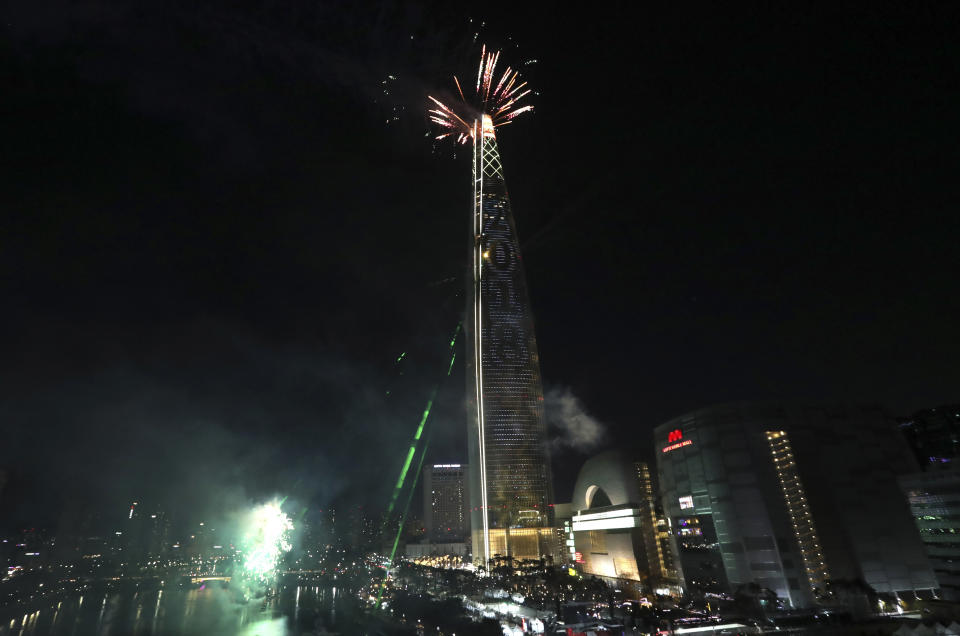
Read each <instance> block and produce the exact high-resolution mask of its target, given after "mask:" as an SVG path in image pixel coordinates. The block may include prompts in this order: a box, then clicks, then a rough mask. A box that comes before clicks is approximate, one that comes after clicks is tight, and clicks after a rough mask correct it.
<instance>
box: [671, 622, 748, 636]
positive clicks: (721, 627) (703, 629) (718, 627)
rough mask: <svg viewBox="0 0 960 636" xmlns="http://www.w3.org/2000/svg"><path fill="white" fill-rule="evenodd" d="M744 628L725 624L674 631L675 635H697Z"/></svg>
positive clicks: (739, 624) (741, 625)
mask: <svg viewBox="0 0 960 636" xmlns="http://www.w3.org/2000/svg"><path fill="white" fill-rule="evenodd" d="M741 627H744V625H743V623H724V624H722V625H702V626H700V627H678V628H676V629H675V630H673V633H674V634H695V633H697V632H718V631H724V630H728V629H729V630H735V629H736V630H739V628H741Z"/></svg>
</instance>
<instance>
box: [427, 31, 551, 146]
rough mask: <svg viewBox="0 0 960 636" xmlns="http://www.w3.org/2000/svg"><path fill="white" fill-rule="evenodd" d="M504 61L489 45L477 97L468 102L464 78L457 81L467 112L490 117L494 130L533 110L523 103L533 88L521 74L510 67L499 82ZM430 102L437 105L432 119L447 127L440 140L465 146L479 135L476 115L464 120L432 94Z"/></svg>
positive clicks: (482, 57)
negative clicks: (499, 67) (498, 70)
mask: <svg viewBox="0 0 960 636" xmlns="http://www.w3.org/2000/svg"><path fill="white" fill-rule="evenodd" d="M499 61H500V51H497V52H496V53H493V52H492V51H489V52H488V51H487V47H486V45H484V46H483V50H482V51H481V53H480V68H479V69H478V70H477V81H476V87H475V90H474V93H475V94H474V95H472V96H471V99H467V97H466V95H465V94H464V92H463V87H462V86H461V84H460V79H459V78H458V77H457V76H456V75H454V76H453V81H454V83H455V84H456V86H457V94H458V95H460V100H461V105H462V107H463V111H464V113H480V114H481V115H488V116H489V117H490V120H491V122H492V124H493V127H494V128H497V127H499V126H505V125H507V124H509V123H510V122H511V121H513V118H514V117H516V116H517V115H521V114H523V113H526V112H530V111H532V110H533V106H530V105H526V106H522V105H521V104H520V100H522V99H523V98H524V97H525V96H527V95H528V94H529V93H530V91H531V89H529V88H526V86H527V83H526V82H521V81H520V71H517V70H514V69H513V68H511V67H507V70H505V71H504V72H503V75H501V76H500V79H499V80H497V76H496V68H497V62H499ZM427 97H428V98H430V101H432V102H433V104H434V105H435V106H436V108H431V109H430V110H429V111H428V112H429V113H430V120H431V121H432V122H433V123H435V124H437V125H438V126H440V127H441V128H443V129H444V130H443V131H442V132H441V134H439V135H437V137H436V138H437V139H445V138H447V137H454V136H456V141H457V143H460V144H465V143H467V141H468V140H470V139H472V138H473V136H474V135H475V134H476V133H475V132H474V131H475V127H476V125H475V122H474V123H467V122H468V121H471V120H476V116H474V115H466V114H465V116H464V117H461V116H460V115H458V114H457V113H456V112H455V111H454V109H453V108H450V107H449V106H447V105H446V104H444V103H443V102H441V101H440V100H439V99H437V98H436V97H433V96H432V95H427Z"/></svg>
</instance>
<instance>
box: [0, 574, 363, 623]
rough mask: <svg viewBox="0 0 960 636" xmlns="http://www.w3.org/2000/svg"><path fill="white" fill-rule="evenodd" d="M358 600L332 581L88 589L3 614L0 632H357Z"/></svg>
mask: <svg viewBox="0 0 960 636" xmlns="http://www.w3.org/2000/svg"><path fill="white" fill-rule="evenodd" d="M359 612H360V610H359V609H358V605H357V603H356V602H355V601H354V599H353V598H352V597H351V596H349V595H344V594H343V593H342V591H339V592H338V590H337V588H335V587H323V586H316V587H315V586H303V585H301V586H286V587H283V588H282V589H281V591H280V594H279V595H278V596H277V597H275V598H273V599H269V600H263V599H260V600H254V601H250V602H247V603H242V602H238V601H237V599H236V594H235V593H233V592H231V590H230V589H229V588H226V587H223V586H221V585H219V584H208V585H204V586H203V587H202V588H196V589H173V590H151V591H136V590H130V591H104V592H100V593H96V594H94V593H87V594H84V595H83V596H80V597H77V598H73V599H69V600H65V601H63V602H61V603H59V604H55V605H54V606H52V607H49V608H45V609H41V610H39V611H35V612H33V613H31V614H25V615H23V616H17V617H15V618H13V619H12V620H9V619H7V620H4V622H3V623H2V624H0V636H45V635H47V634H50V635H55V636H88V635H97V636H101V635H102V636H107V635H110V636H128V635H129V636H154V635H160V634H163V635H167V634H171V635H172V634H178V635H179V634H184V635H192V634H198V635H199V634H203V635H205V636H220V635H224V636H225V635H227V634H230V635H242V636H302V635H304V634H323V633H325V632H326V631H327V630H329V631H332V632H340V633H345V634H350V633H355V628H356V622H357V620H358V618H359Z"/></svg>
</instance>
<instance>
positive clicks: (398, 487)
mask: <svg viewBox="0 0 960 636" xmlns="http://www.w3.org/2000/svg"><path fill="white" fill-rule="evenodd" d="M462 326H463V323H462V322H458V323H457V328H456V329H454V331H453V337H452V338H451V339H450V364H448V365H447V375H446V376H445V377H449V376H450V373H451V371H453V363H454V361H455V360H456V359H457V352H456V349H455V347H456V344H457V337H458V336H459V335H460V328H461V327H462ZM404 355H406V354H405V353H404V354H402V355H401V356H400V358H402V357H403V356H404ZM399 361H400V359H399V358H398V359H397V362H399ZM441 382H442V380H441ZM439 390H440V382H438V383H437V384H436V385H435V386H434V387H433V390H432V391H431V392H430V398H429V399H428V400H427V406H426V408H425V409H424V410H423V415H422V416H421V417H420V423H419V425H418V426H417V431H416V433H414V435H413V440H412V441H411V443H410V448H409V449H408V450H407V457H406V459H405V460H404V462H403V467H402V468H401V469H400V476H399V477H397V483H396V484H395V485H394V487H393V494H392V495H391V496H390V503H389V505H388V506H387V513H386V514H385V515H384V517H383V526H382V527H381V533H382V532H383V531H384V530H386V527H387V525H388V524H389V523H390V516H391V515H392V514H393V509H394V507H396V504H397V500H398V499H399V497H400V493H401V492H402V491H403V485H404V483H405V482H406V479H407V473H408V471H409V470H410V464H411V463H412V462H413V458H414V457H415V456H416V453H417V446H418V445H419V443H420V438H421V436H422V435H423V431H424V428H425V427H426V424H427V420H428V419H429V418H430V410H431V409H432V408H433V402H434V400H436V398H437V392H438V391H439ZM429 445H430V433H429V429H428V432H427V437H426V439H424V440H423V448H422V449H421V451H420V461H419V462H418V463H417V470H416V473H415V474H414V477H413V482H412V483H411V485H410V490H409V491H408V493H407V501H406V504H405V505H404V507H403V513H402V514H401V515H400V520H399V523H398V524H397V533H396V535H395V536H394V539H393V547H392V548H391V550H390V560H389V561H388V562H387V571H386V572H385V573H384V578H383V583H382V584H381V585H380V590H379V592H378V594H377V607H379V606H380V601H381V599H382V598H383V590H384V588H385V587H386V585H387V576H388V574H389V569H390V566H391V565H393V560H394V558H395V557H396V555H397V546H398V545H399V543H400V535H401V534H402V532H403V524H404V522H405V521H406V518H407V514H408V513H409V511H410V503H411V502H412V501H413V493H414V491H415V490H416V488H417V482H418V481H419V479H420V472H421V471H422V470H423V461H424V458H426V456H427V447H428V446H429Z"/></svg>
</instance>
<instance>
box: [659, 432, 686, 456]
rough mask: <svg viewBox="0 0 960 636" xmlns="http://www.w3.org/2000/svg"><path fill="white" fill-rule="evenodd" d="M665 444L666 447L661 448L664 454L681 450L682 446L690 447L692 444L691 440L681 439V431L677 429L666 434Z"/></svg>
mask: <svg viewBox="0 0 960 636" xmlns="http://www.w3.org/2000/svg"><path fill="white" fill-rule="evenodd" d="M667 444H668V445H667V446H664V447H663V452H664V453H669V452H670V451H672V450H677V449H678V448H683V447H684V446H690V445H691V444H693V440H692V439H683V431H681V430H680V429H679V428H678V429H674V430H672V431H670V432H669V433H667Z"/></svg>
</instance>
